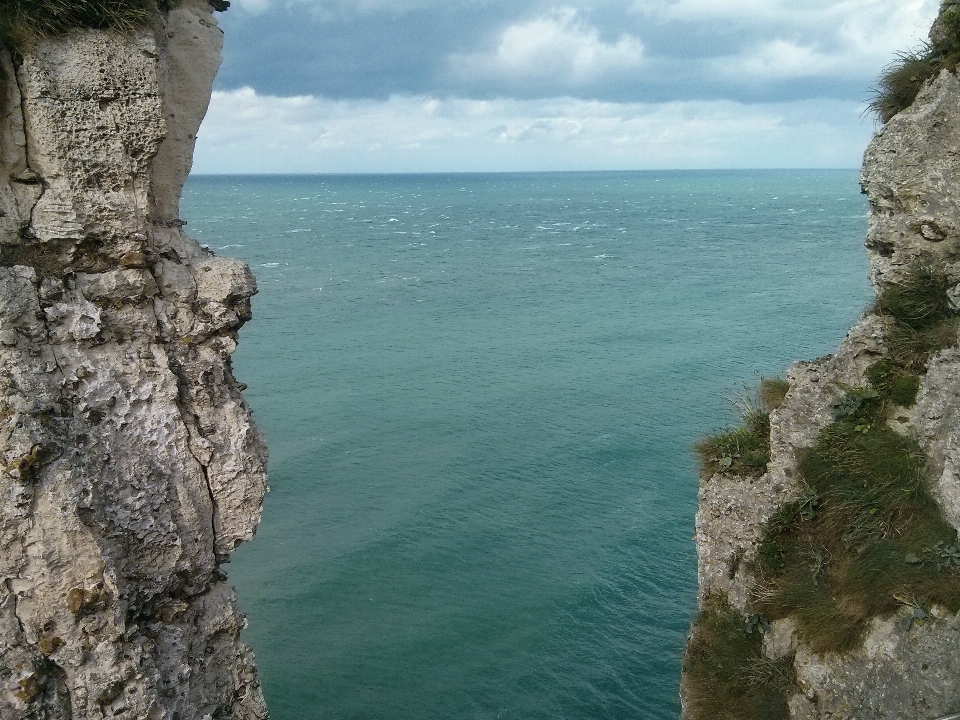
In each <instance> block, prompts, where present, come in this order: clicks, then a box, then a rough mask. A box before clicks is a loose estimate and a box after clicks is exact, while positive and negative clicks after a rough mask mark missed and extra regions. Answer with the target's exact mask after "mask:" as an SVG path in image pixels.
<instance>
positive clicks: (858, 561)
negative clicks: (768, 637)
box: [684, 263, 960, 720]
mask: <svg viewBox="0 0 960 720" xmlns="http://www.w3.org/2000/svg"><path fill="white" fill-rule="evenodd" d="M949 287H950V285H949V281H948V279H947V278H946V277H945V276H944V275H943V273H940V272H936V271H933V270H931V269H930V268H929V267H928V266H927V265H924V264H922V263H920V264H917V265H915V266H913V267H912V268H910V270H909V271H908V272H907V273H906V275H905V276H904V278H903V279H902V280H901V281H900V282H898V283H896V284H891V285H889V286H888V287H887V288H886V289H885V290H884V291H883V292H881V293H880V295H879V296H878V298H877V300H876V302H875V303H874V305H873V307H872V308H871V310H870V312H872V313H873V314H875V315H878V316H880V317H882V318H884V320H885V322H884V337H883V344H882V349H883V355H882V356H881V357H880V358H878V359H877V360H876V361H875V362H873V363H872V364H871V365H870V366H869V368H867V370H866V372H865V373H864V377H863V384H861V385H858V386H857V387H844V388H843V393H842V395H841V396H840V397H839V398H838V399H837V400H836V401H835V402H834V403H833V406H832V412H833V422H831V423H830V424H829V425H827V426H826V427H825V428H823V430H821V431H820V433H819V435H818V436H817V439H816V442H815V443H814V445H813V446H812V447H809V448H807V449H805V450H804V451H802V452H801V453H800V454H799V456H798V465H797V470H798V474H799V480H800V487H801V492H800V493H799V496H798V497H797V498H796V499H795V500H794V501H792V502H789V503H787V504H785V505H783V506H781V507H780V509H779V510H777V512H776V513H774V515H773V517H771V518H770V520H769V521H768V522H767V524H766V527H765V529H764V534H763V538H762V541H761V544H760V547H759V549H758V551H757V555H756V557H755V559H754V561H753V564H752V568H751V569H752V573H753V575H754V576H755V583H754V586H753V589H752V595H751V599H750V605H749V610H748V612H750V613H755V614H754V615H751V616H750V617H748V618H744V617H743V616H742V615H741V614H740V613H738V612H736V611H734V610H732V609H731V608H729V607H728V606H726V605H724V604H723V603H722V602H721V601H719V600H717V599H715V598H708V599H707V601H705V602H704V604H703V607H702V608H701V613H700V615H699V617H698V619H697V620H696V622H695V623H694V629H693V632H692V634H691V640H690V644H689V646H688V650H687V655H686V656H685V665H684V672H685V674H686V676H687V683H686V687H687V688H688V690H687V695H688V698H687V704H688V708H687V709H688V717H689V718H691V720H700V719H701V718H703V719H706V718H713V717H736V718H738V719H740V720H759V719H761V718H763V719H764V720H769V719H770V718H786V717H788V716H789V714H788V713H787V711H786V700H785V698H786V697H787V696H788V695H789V693H790V692H792V690H791V688H790V687H789V683H786V682H785V681H784V678H787V677H788V673H786V671H782V670H776V671H775V670H774V669H771V668H775V667H779V665H778V664H777V663H773V661H770V660H767V659H764V658H763V655H762V652H761V650H760V648H761V640H760V639H759V638H760V635H761V631H762V628H763V627H765V626H766V625H767V624H768V623H770V622H772V621H775V620H778V619H784V618H791V619H792V620H793V621H794V623H795V626H796V632H797V636H798V637H799V639H800V640H801V641H802V642H803V643H804V644H805V645H806V646H807V647H809V648H810V649H811V650H813V651H814V652H815V653H818V654H824V653H829V652H844V651H847V650H852V649H854V648H856V647H857V646H858V645H859V644H860V643H861V642H862V641H863V638H864V635H865V633H866V632H867V630H868V628H869V626H870V623H871V621H872V620H873V619H874V618H876V617H890V616H893V615H897V614H899V618H900V621H901V622H903V623H905V625H906V627H909V625H910V624H912V623H914V622H923V621H925V619H926V618H927V617H928V616H929V613H930V611H931V609H932V607H933V606H935V605H939V606H942V607H945V608H947V609H948V610H950V611H951V612H960V541H958V538H957V532H956V530H955V529H954V528H953V526H952V525H951V524H950V523H949V522H948V521H947V520H946V519H945V517H944V515H943V512H942V510H941V509H940V507H939V506H938V505H937V503H936V501H935V500H934V498H933V496H932V495H931V493H930V490H929V487H928V479H927V476H928V469H927V457H926V455H925V453H924V451H923V450H922V449H921V447H920V445H919V443H918V442H917V441H916V440H915V439H914V438H913V437H911V436H910V435H909V434H908V433H907V432H904V431H901V430H900V428H903V427H905V426H904V425H903V423H904V422H906V421H907V420H908V418H907V417H906V416H905V415H904V413H905V412H906V410H907V408H909V407H911V406H913V405H914V404H915V403H916V400H917V394H918V392H919V389H920V384H921V380H922V375H923V374H924V373H926V369H927V364H928V362H929V360H930V358H931V356H932V355H933V354H934V353H936V352H938V351H940V350H943V349H945V348H948V347H952V346H954V345H956V343H957V340H958V323H960V318H958V312H957V311H956V310H955V309H954V308H953V306H952V304H951V302H950V299H949V297H948V294H947V291H948V289H949ZM767 389H768V390H771V389H775V388H770V387H769V386H768V388H767ZM763 393H764V386H763V385H761V391H760V395H761V396H762V395H763ZM780 397H781V398H782V396H780ZM775 398H776V396H774V399H773V400H768V401H767V402H768V403H772V402H774V401H775ZM773 407H775V405H774V406H773ZM767 408H768V409H767V411H766V412H767V415H766V417H767V420H766V427H767V429H768V431H769V410H770V409H772V407H770V405H769V404H768V405H767ZM747 420H748V422H746V423H745V426H744V427H743V428H738V429H737V430H732V431H725V432H723V433H720V434H719V435H716V436H713V437H712V438H707V439H706V440H704V441H701V443H700V444H699V445H698V451H699V452H700V454H701V458H702V460H703V465H704V471H705V473H711V474H712V473H715V472H721V473H722V472H725V471H727V470H729V472H731V473H734V474H744V475H751V474H756V473H757V472H762V471H763V470H762V469H761V468H760V465H759V463H757V464H756V465H755V466H754V467H748V466H746V465H745V464H744V463H743V462H741V463H740V465H738V466H736V467H735V468H734V466H733V465H732V464H728V463H725V462H724V463H718V461H717V460H716V455H717V453H718V452H721V451H722V449H723V448H725V447H727V445H726V444H725V443H726V442H727V440H726V439H727V438H731V437H740V436H742V435H746V434H749V433H750V428H751V427H754V428H755V429H757V430H759V425H760V422H759V421H758V420H756V419H755V418H753V419H752V420H751V416H748V418H747ZM757 442H758V443H759V439H758V440H757ZM766 449H767V453H768V454H769V437H768V438H767V439H766ZM754 631H756V632H755V634H756V637H754ZM784 662H786V661H784ZM763 663H766V665H764V664H763ZM781 664H782V663H781ZM787 665H789V663H787ZM758 667H760V668H762V667H767V668H768V669H770V673H769V677H770V682H769V683H768V684H767V685H766V686H764V687H763V688H762V690H763V692H762V693H761V692H760V690H759V689H758V686H757V685H756V682H757V677H758V672H757V670H756V668H758Z"/></svg>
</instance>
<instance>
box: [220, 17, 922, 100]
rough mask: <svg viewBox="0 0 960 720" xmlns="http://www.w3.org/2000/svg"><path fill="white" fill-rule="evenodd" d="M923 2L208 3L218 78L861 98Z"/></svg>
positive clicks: (616, 96) (284, 91)
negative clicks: (218, 26) (218, 31)
mask: <svg viewBox="0 0 960 720" xmlns="http://www.w3.org/2000/svg"><path fill="white" fill-rule="evenodd" d="M936 6H937V0H811V1H810V2H808V3H803V4H802V5H801V4H798V3H796V2H795V0H794V1H791V2H788V1H787V0H632V1H626V0H568V1H567V2H563V1H562V0H560V1H559V2H549V1H547V2H545V1H543V0H513V1H512V2H507V1H506V0H469V1H468V0H349V1H348V0H237V4H236V6H235V7H234V8H233V9H231V10H230V11H229V12H227V13H225V14H224V15H223V16H222V24H223V26H224V29H225V31H226V33H227V41H226V52H225V63H224V67H223V70H222V73H221V76H220V78H219V80H218V87H220V88H221V89H231V88H238V87H244V86H250V87H253V88H254V89H256V90H257V91H258V92H261V93H265V94H269V95H274V96H284V95H296V94H310V95H317V96H323V97H328V98H332V99H348V98H379V99H383V98H386V97H389V96H391V95H394V94H409V95H431V96H437V97H472V98H488V99H489V98H497V97H513V98H520V99H532V98H543V97H552V96H561V95H567V96H572V97H579V98H585V99H598V100H606V101H617V102H664V101H673V100H697V99H705V100H713V99H729V100H734V101H739V102H757V101H762V102H780V101H794V100H804V99H810V98H836V99H857V100H860V99H866V97H867V94H868V90H869V88H870V87H871V85H872V84H873V80H874V77H875V76H876V74H877V73H878V72H879V70H880V69H881V67H882V66H883V64H884V63H885V62H886V61H887V59H889V58H891V57H892V56H893V53H894V52H895V51H896V50H897V49H901V48H903V47H904V46H908V45H910V44H911V43H914V44H915V43H916V41H918V40H919V39H920V35H921V33H917V32H916V31H915V29H916V28H917V27H919V26H922V25H923V24H924V23H926V22H928V21H929V19H930V17H932V15H933V14H934V13H935V11H936ZM538 32H539V33H540V36H538V35H537V33H538ZM550 33H553V35H550ZM911 35H912V38H911ZM548 36H549V37H548ZM511 43H512V44H511ZM524 43H526V45H524ZM524 47H526V48H527V50H529V52H526V53H524V52H522V51H521V50H523V48H524Z"/></svg>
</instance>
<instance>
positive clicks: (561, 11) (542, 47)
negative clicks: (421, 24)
mask: <svg viewBox="0 0 960 720" xmlns="http://www.w3.org/2000/svg"><path fill="white" fill-rule="evenodd" d="M642 58H643V46H642V45H641V43H640V41H639V40H638V39H636V38H634V37H631V36H629V35H621V36H620V37H619V38H618V39H617V40H616V41H615V42H604V41H603V39H602V38H601V37H600V32H599V31H598V30H597V29H596V28H594V27H591V26H589V25H587V24H586V23H584V22H583V21H582V20H581V19H580V18H579V16H578V13H577V11H576V10H575V9H574V8H570V7H564V8H558V9H556V10H554V11H553V12H551V13H550V14H548V15H545V16H543V17H538V18H534V19H532V20H527V21H525V22H521V23H517V24H514V25H510V26H509V27H507V28H506V29H505V30H504V31H503V33H502V35H501V36H500V38H499V43H498V45H497V47H496V48H495V49H494V50H493V51H492V52H488V53H460V54H455V55H453V56H452V57H451V58H450V61H449V62H450V70H451V73H452V75H454V76H455V77H458V78H460V79H468V80H477V79H480V80H487V79H490V80H494V79H496V80H505V81H507V82H522V81H526V80H552V81H555V82H559V83H563V84H565V85H569V86H572V87H580V86H583V85H586V84H588V83H592V82H596V81H598V80H600V79H603V78H604V77H607V76H610V75H613V74H622V73H629V72H635V71H636V69H637V68H638V67H639V66H640V64H641V61H642Z"/></svg>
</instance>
